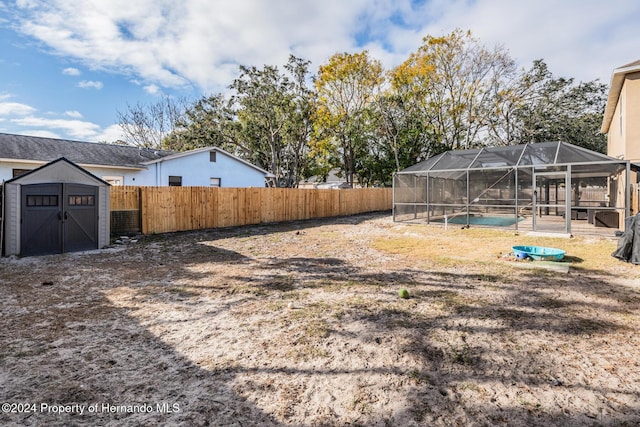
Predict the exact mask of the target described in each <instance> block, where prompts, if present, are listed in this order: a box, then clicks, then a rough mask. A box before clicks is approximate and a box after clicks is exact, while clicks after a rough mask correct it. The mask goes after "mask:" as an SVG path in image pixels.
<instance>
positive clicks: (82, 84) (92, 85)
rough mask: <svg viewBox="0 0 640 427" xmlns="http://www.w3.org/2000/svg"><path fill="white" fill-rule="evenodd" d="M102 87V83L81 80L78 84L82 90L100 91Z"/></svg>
mask: <svg viewBox="0 0 640 427" xmlns="http://www.w3.org/2000/svg"><path fill="white" fill-rule="evenodd" d="M103 86H104V85H103V84H102V82H99V81H92V80H82V81H81V82H78V87H79V88H82V89H97V90H100V89H102V87H103Z"/></svg>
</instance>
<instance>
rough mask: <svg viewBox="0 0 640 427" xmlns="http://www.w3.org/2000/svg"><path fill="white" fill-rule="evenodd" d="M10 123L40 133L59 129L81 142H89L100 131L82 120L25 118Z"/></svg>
mask: <svg viewBox="0 0 640 427" xmlns="http://www.w3.org/2000/svg"><path fill="white" fill-rule="evenodd" d="M11 122H12V123H13V124H14V125H17V126H21V127H26V128H36V129H39V130H40V131H47V132H50V131H52V130H53V129H59V130H61V131H63V132H64V133H65V134H67V135H70V136H71V137H73V138H78V139H82V140H91V139H92V138H93V137H95V136H96V135H97V134H98V133H99V132H100V131H101V129H100V126H98V125H97V124H95V123H91V122H86V121H82V120H66V119H45V118H41V117H35V116H27V117H23V118H18V119H12V120H11Z"/></svg>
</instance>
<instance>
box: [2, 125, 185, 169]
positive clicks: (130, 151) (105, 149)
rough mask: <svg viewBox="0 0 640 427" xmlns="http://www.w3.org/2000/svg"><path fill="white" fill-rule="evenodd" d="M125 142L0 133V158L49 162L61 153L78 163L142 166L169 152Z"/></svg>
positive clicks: (141, 167) (129, 166) (139, 167)
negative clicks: (132, 145) (105, 142)
mask: <svg viewBox="0 0 640 427" xmlns="http://www.w3.org/2000/svg"><path fill="white" fill-rule="evenodd" d="M173 153H174V152H173V151H166V150H152V149H141V148H137V147H131V146H127V145H116V144H102V143H92V142H81V141H71V140H67V139H54V138H42V137H38V136H25V135H12V134H6V133H0V159H1V160H31V161H38V162H51V161H54V160H57V159H59V158H61V157H64V158H66V159H67V160H69V161H71V162H73V163H77V164H80V165H96V166H111V167H124V168H135V169H146V166H145V165H144V163H145V162H148V161H152V160H157V159H160V158H162V157H166V156H169V155H170V154H173Z"/></svg>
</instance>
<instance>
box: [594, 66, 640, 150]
mask: <svg viewBox="0 0 640 427" xmlns="http://www.w3.org/2000/svg"><path fill="white" fill-rule="evenodd" d="M601 131H602V132H603V133H605V134H607V155H609V156H611V157H617V158H621V159H625V160H630V161H631V162H634V163H639V162H640V61H636V62H634V63H631V64H628V65H625V66H623V67H621V68H618V69H616V70H614V72H613V76H612V78H611V88H610V90H609V98H608V100H607V106H606V108H605V114H604V118H603V122H602V129H601Z"/></svg>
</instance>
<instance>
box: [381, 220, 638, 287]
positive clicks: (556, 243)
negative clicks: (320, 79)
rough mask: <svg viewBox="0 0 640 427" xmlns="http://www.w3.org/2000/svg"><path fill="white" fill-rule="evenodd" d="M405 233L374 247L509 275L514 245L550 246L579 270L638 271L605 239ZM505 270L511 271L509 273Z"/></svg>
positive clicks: (412, 228)
mask: <svg viewBox="0 0 640 427" xmlns="http://www.w3.org/2000/svg"><path fill="white" fill-rule="evenodd" d="M404 229H405V231H406V232H405V233H404V234H399V235H397V236H394V237H391V238H388V237H384V238H383V237H380V238H376V239H375V240H374V241H373V242H372V246H373V247H374V248H376V249H378V250H380V251H383V252H387V253H390V254H398V255H403V256H407V257H411V258H413V259H415V260H416V262H420V263H421V264H422V265H425V266H428V267H431V268H456V267H460V266H467V267H469V266H471V267H475V268H478V269H482V268H486V267H487V266H488V265H490V266H492V267H493V268H494V271H495V272H496V273H499V274H508V266H509V263H508V262H500V264H496V261H497V260H500V261H502V259H501V257H502V256H503V255H505V254H509V253H511V251H512V249H511V248H512V246H516V245H524V246H546V247H555V248H559V249H563V250H565V251H566V252H567V254H566V262H570V263H571V267H572V268H575V269H579V270H615V269H618V270H620V269H622V270H625V271H631V272H633V274H634V275H635V276H636V277H638V276H640V275H639V274H638V272H637V271H636V270H635V269H633V268H629V266H628V265H627V264H625V263H622V262H620V261H619V260H617V259H615V258H613V257H612V256H611V253H612V252H613V251H614V250H615V249H616V245H617V243H616V241H613V240H609V239H604V238H591V237H582V236H579V237H573V238H569V239H567V238H561V237H558V238H553V237H536V236H526V235H517V233H514V232H513V231H503V230H494V229H480V228H475V229H474V228H471V229H451V230H444V229H443V228H441V227H429V226H424V225H405V226H404ZM505 267H506V268H507V270H505Z"/></svg>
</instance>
